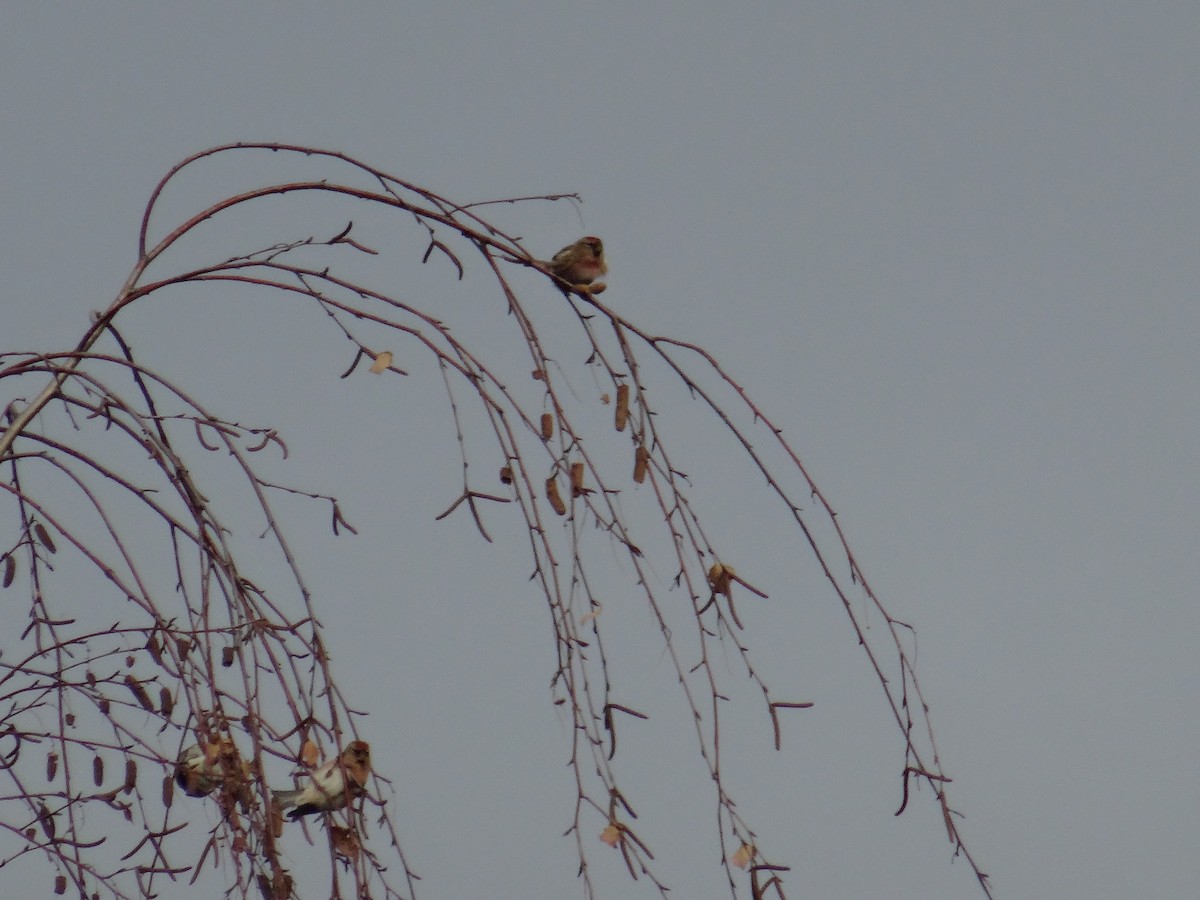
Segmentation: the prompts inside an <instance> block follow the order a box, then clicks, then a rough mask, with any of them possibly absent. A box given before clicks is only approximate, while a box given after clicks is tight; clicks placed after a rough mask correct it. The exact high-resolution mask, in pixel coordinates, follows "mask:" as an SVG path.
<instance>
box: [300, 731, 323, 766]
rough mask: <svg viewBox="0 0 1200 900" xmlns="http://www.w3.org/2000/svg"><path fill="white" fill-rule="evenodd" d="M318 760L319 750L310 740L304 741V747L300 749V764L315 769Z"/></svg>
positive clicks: (319, 757)
mask: <svg viewBox="0 0 1200 900" xmlns="http://www.w3.org/2000/svg"><path fill="white" fill-rule="evenodd" d="M320 759H321V750H320V748H319V747H317V745H316V744H314V743H313V740H312V738H307V739H306V740H305V741H304V746H303V747H301V748H300V762H302V763H304V765H306V766H308V768H310V769H315V768H316V767H317V763H318V762H319V761H320Z"/></svg>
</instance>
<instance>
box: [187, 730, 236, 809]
mask: <svg viewBox="0 0 1200 900" xmlns="http://www.w3.org/2000/svg"><path fill="white" fill-rule="evenodd" d="M227 765H228V766H230V769H229V771H228V772H227V771H226V768H225V767H226V766H227ZM239 768H240V771H239ZM249 774H250V767H249V764H248V763H247V762H246V761H245V760H238V758H237V748H236V747H234V745H233V741H231V740H229V738H225V737H223V738H218V739H216V740H211V741H207V742H206V743H205V745H204V746H201V745H200V744H192V746H190V747H185V748H184V750H183V752H181V753H180V754H179V758H178V760H176V762H175V783H176V784H177V785H179V788H180V790H182V791H183V792H184V793H185V794H187V795H188V796H189V797H207V796H208V795H209V794H211V793H212V792H213V791H215V790H216V789H217V788H218V787H220V786H221V785H222V784H225V783H226V782H234V781H235V779H236V782H237V783H244V782H246V781H247V780H248V779H249Z"/></svg>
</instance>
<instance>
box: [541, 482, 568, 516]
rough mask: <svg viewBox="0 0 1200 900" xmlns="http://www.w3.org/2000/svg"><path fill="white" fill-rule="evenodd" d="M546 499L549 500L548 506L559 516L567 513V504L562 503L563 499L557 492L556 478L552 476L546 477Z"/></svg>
mask: <svg viewBox="0 0 1200 900" xmlns="http://www.w3.org/2000/svg"><path fill="white" fill-rule="evenodd" d="M546 499H547V500H549V501H550V506H551V507H553V509H554V511H555V512H556V513H558V514H559V515H560V516H565V515H566V514H567V504H565V503H563V499H562V497H561V496H559V493H558V479H556V478H554V477H553V476H551V477H550V478H547V479H546Z"/></svg>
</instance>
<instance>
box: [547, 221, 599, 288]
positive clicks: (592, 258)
mask: <svg viewBox="0 0 1200 900" xmlns="http://www.w3.org/2000/svg"><path fill="white" fill-rule="evenodd" d="M546 265H547V266H548V268H549V269H550V271H551V272H552V273H553V274H555V275H557V276H558V277H559V278H561V279H562V280H563V281H565V282H567V283H568V284H570V285H572V286H574V285H580V284H591V283H592V282H594V281H595V280H596V279H597V278H598V277H599V276H601V275H603V274H604V273H605V272H607V271H608V264H607V263H606V262H605V261H604V242H603V241H601V240H600V238H598V237H595V236H594V235H588V236H587V237H581V238H580V239H579V240H577V241H576V242H575V243H573V244H571V245H570V246H567V247H563V248H562V249H561V250H559V251H558V252H557V253H555V254H554V257H553V258H552V259H551V260H550V262H549V263H547V264H546ZM564 293H565V291H564Z"/></svg>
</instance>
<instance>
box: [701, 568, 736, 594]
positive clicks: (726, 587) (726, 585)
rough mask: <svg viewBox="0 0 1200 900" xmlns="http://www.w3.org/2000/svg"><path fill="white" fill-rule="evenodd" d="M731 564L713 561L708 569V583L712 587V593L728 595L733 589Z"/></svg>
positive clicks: (734, 573)
mask: <svg viewBox="0 0 1200 900" xmlns="http://www.w3.org/2000/svg"><path fill="white" fill-rule="evenodd" d="M736 574H737V573H736V572H734V570H733V566H727V565H725V564H724V563H721V562H716V563H713V565H712V568H711V569H709V570H708V584H709V587H711V588H712V589H713V592H714V593H717V594H724V595H725V596H726V597H728V596H730V592H731V591H732V589H733V576H734V575H736Z"/></svg>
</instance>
